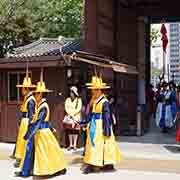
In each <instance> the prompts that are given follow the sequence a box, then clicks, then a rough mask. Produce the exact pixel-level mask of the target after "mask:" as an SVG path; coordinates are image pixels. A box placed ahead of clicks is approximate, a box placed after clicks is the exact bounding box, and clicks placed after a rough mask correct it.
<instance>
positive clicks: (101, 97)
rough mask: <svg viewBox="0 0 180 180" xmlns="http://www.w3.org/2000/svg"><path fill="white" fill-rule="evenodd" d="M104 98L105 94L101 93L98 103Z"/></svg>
mask: <svg viewBox="0 0 180 180" xmlns="http://www.w3.org/2000/svg"><path fill="white" fill-rule="evenodd" d="M103 98H104V94H101V95H100V96H99V97H98V99H97V100H96V104H98V103H99V102H100V101H101V100H102V99H103Z"/></svg>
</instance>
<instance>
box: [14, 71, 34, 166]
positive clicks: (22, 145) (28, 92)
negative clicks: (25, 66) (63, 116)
mask: <svg viewBox="0 0 180 180" xmlns="http://www.w3.org/2000/svg"><path fill="white" fill-rule="evenodd" d="M17 87H18V88H21V94H22V96H23V97H24V100H23V103H22V105H21V110H20V111H21V121H20V126H19V130H18V137H17V142H16V146H15V158H16V162H15V164H14V166H15V167H19V165H20V161H21V160H22V159H23V156H24V153H25V149H26V144H27V142H26V141H25V140H24V135H25V134H26V132H27V129H28V126H29V124H30V122H31V121H32V118H33V116H34V113H35V107H36V100H35V98H34V96H33V94H32V89H34V88H35V87H36V86H35V85H33V84H32V83H31V78H30V77H28V70H27V72H26V77H25V78H24V80H23V84H22V85H17Z"/></svg>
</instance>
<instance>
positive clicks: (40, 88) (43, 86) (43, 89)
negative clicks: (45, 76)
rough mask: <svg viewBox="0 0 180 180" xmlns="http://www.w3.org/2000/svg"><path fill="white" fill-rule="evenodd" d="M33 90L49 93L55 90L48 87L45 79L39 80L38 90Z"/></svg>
mask: <svg viewBox="0 0 180 180" xmlns="http://www.w3.org/2000/svg"><path fill="white" fill-rule="evenodd" d="M33 92H34V93H38V92H43V93H49V92H53V91H52V90H49V89H47V88H46V84H45V82H44V81H39V82H38V83H37V86H36V90H35V91H33Z"/></svg>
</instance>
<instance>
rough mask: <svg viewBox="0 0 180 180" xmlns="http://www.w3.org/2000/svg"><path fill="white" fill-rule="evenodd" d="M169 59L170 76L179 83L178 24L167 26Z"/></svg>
mask: <svg viewBox="0 0 180 180" xmlns="http://www.w3.org/2000/svg"><path fill="white" fill-rule="evenodd" d="M169 37H170V38H169V40H170V41H169V47H170V48H169V61H170V78H171V80H174V81H175V82H176V83H180V64H179V63H180V49H179V48H180V24H179V23H172V24H170V26H169Z"/></svg>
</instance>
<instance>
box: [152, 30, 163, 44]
mask: <svg viewBox="0 0 180 180" xmlns="http://www.w3.org/2000/svg"><path fill="white" fill-rule="evenodd" d="M160 36H161V35H160V32H159V31H158V30H157V29H155V28H151V35H150V38H151V46H152V47H155V46H156V42H157V40H158V38H159V37H160Z"/></svg>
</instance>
